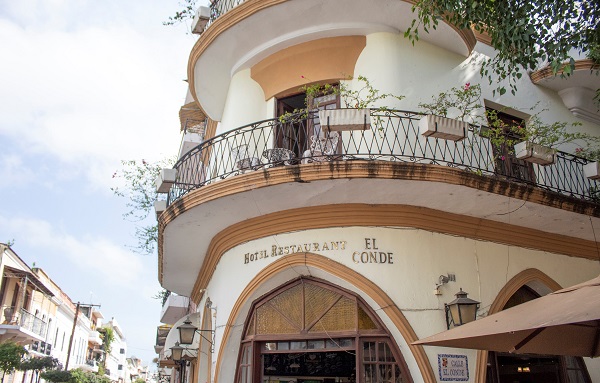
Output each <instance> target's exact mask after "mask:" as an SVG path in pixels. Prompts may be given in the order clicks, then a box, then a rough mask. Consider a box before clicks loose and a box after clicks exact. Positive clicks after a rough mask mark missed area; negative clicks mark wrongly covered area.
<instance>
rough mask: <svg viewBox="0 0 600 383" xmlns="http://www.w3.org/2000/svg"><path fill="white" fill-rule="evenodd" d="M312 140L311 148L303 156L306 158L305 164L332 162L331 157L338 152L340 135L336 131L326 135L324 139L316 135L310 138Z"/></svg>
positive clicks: (303, 161)
mask: <svg viewBox="0 0 600 383" xmlns="http://www.w3.org/2000/svg"><path fill="white" fill-rule="evenodd" d="M310 140H311V144H310V148H309V149H307V150H306V151H304V154H303V156H302V157H304V159H303V160H302V163H303V164H309V163H311V162H322V161H327V160H330V159H331V156H333V155H334V154H336V152H337V147H338V142H339V140H340V134H339V133H338V132H335V131H333V132H328V133H325V136H324V137H322V136H320V135H316V134H315V135H313V136H311V137H310Z"/></svg>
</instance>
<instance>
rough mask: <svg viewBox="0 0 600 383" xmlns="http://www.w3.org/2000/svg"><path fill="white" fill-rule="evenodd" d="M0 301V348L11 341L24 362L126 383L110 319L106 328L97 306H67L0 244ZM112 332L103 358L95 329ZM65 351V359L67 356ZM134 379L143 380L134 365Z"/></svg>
mask: <svg viewBox="0 0 600 383" xmlns="http://www.w3.org/2000/svg"><path fill="white" fill-rule="evenodd" d="M0 256H1V259H0V273H1V275H2V279H1V280H0V299H1V302H2V310H1V313H0V314H1V315H2V322H1V323H0V342H5V341H14V342H16V343H19V344H21V345H23V346H25V347H26V348H27V350H28V351H29V356H30V357H34V358H41V357H47V356H51V357H53V358H56V359H57V360H58V362H59V363H60V364H61V365H62V366H63V367H64V366H67V367H68V369H69V370H72V369H76V368H80V369H82V370H84V371H90V372H96V373H97V372H100V366H101V365H103V364H104V363H105V359H106V370H105V374H106V375H108V376H109V377H110V378H111V380H112V381H114V382H125V383H129V382H130V381H131V380H130V377H131V374H129V373H128V371H129V370H128V368H127V361H126V353H127V343H126V340H125V337H124V335H123V330H122V329H121V327H120V326H119V325H118V323H117V322H116V320H115V319H114V318H113V319H112V320H110V321H109V322H108V323H107V324H106V325H103V324H102V319H103V318H104V317H103V315H102V313H101V312H100V310H99V309H98V305H92V304H80V303H75V302H73V301H72V300H71V299H70V298H69V296H68V295H67V294H66V293H65V292H64V291H62V290H61V288H60V287H59V286H58V284H56V283H55V282H54V281H53V280H52V279H51V278H50V276H48V275H47V274H46V273H45V272H44V271H43V270H42V269H40V268H35V267H34V268H30V267H29V266H28V265H27V264H25V262H23V261H22V260H21V258H19V256H18V255H17V254H16V253H15V252H14V251H13V250H12V249H11V248H10V247H9V246H7V245H5V244H0ZM102 327H110V328H111V329H113V332H114V341H113V342H112V348H111V353H110V354H108V355H107V353H106V351H105V349H104V347H103V341H102V338H101V336H100V333H99V331H98V329H101V328H102ZM69 350H70V353H69ZM135 369H136V371H137V372H136V374H137V375H136V376H137V377H142V378H144V379H146V377H147V367H144V366H142V361H141V360H139V359H135ZM31 374H32V372H25V373H23V372H21V371H16V372H15V373H13V374H11V375H10V376H7V377H6V381H7V382H12V381H15V382H21V381H25V379H29V378H31Z"/></svg>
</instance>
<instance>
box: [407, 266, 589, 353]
mask: <svg viewBox="0 0 600 383" xmlns="http://www.w3.org/2000/svg"><path fill="white" fill-rule="evenodd" d="M413 344H415V345H432V346H444V347H457V348H471V349H478V350H489V351H500V352H511V353H517V354H548V355H572V356H600V276H599V277H597V278H594V279H592V280H590V281H587V282H584V283H581V284H579V285H575V286H572V287H568V288H566V289H562V290H559V291H555V292H553V293H551V294H548V295H545V296H543V297H541V298H538V299H534V300H532V301H529V302H526V303H523V304H520V305H518V306H515V307H512V308H510V309H507V310H504V311H500V312H498V313H496V314H492V315H489V316H487V317H485V318H483V319H479V320H476V321H474V322H471V323H467V324H465V325H462V326H460V327H455V328H453V329H451V330H448V331H444V332H442V333H439V334H436V335H433V336H430V337H428V338H425V339H421V340H419V341H417V342H414V343H413Z"/></svg>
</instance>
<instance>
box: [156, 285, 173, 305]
mask: <svg viewBox="0 0 600 383" xmlns="http://www.w3.org/2000/svg"><path fill="white" fill-rule="evenodd" d="M169 295H171V292H170V291H169V290H167V289H162V290H160V291H159V292H158V293H156V295H155V296H153V297H152V298H153V299H158V300H160V302H161V305H164V304H165V302H166V301H167V298H168V297H169Z"/></svg>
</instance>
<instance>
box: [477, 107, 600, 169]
mask: <svg viewBox="0 0 600 383" xmlns="http://www.w3.org/2000/svg"><path fill="white" fill-rule="evenodd" d="M540 113H541V112H537V113H535V114H533V115H532V116H531V117H529V119H528V120H527V121H526V122H525V124H522V123H517V122H516V121H514V122H513V123H507V122H505V121H504V120H503V119H501V118H499V116H498V111H495V110H488V111H487V120H488V126H487V127H485V128H482V129H481V131H480V134H481V135H482V136H484V137H487V138H489V139H490V142H491V143H492V145H493V146H496V147H497V146H500V145H506V147H507V149H508V150H509V153H510V152H512V151H513V146H514V145H515V144H517V143H518V142H521V141H527V142H531V143H533V144H538V145H541V146H544V147H547V148H552V149H556V148H558V147H560V146H562V145H565V144H569V145H571V146H572V147H574V148H575V149H574V154H576V155H578V156H580V157H584V158H586V159H589V160H597V159H598V158H599V157H600V138H599V137H596V136H592V135H590V134H587V133H583V132H577V131H573V130H572V128H575V127H578V126H580V125H581V123H578V122H574V123H570V124H569V123H566V122H562V121H555V122H552V123H545V122H543V121H542V120H541V118H540Z"/></svg>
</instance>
